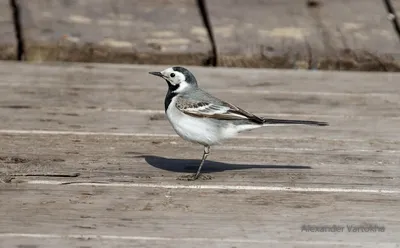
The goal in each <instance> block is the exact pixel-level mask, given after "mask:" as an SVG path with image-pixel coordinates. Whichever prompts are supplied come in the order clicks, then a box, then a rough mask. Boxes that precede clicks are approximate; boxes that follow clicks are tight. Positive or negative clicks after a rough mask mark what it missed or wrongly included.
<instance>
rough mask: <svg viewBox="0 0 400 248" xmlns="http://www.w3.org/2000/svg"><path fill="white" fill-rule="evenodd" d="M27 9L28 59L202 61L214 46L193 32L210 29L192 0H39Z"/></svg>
mask: <svg viewBox="0 0 400 248" xmlns="http://www.w3.org/2000/svg"><path fill="white" fill-rule="evenodd" d="M21 10H22V25H23V27H24V30H25V33H26V43H27V58H28V60H33V61H48V60H50V61H55V60H68V61H97V62H101V61H104V62H120V63H121V62H122V63H132V62H134V63H143V61H145V62H147V63H157V62H158V63H160V60H164V63H168V62H172V61H175V63H179V61H181V60H184V61H185V62H186V63H188V64H193V63H194V64H202V60H203V59H204V58H206V56H207V53H208V50H209V48H210V45H209V42H208V40H207V39H206V37H204V36H202V37H200V38H198V37H197V36H196V35H194V34H193V33H192V32H191V29H193V28H196V30H200V31H202V32H204V28H203V27H202V24H201V18H200V16H199V14H198V10H197V6H196V4H195V1H192V0H174V1H154V0H153V1H146V2H143V1H138V0H136V1H123V0H118V1H113V0H109V1H101V2H99V1H96V0H90V1H64V2H63V1H61V2H60V1H44V0H36V1H21ZM149 53H150V54H149ZM157 54H158V56H157ZM170 54H171V55H170ZM162 58H164V59H162Z"/></svg>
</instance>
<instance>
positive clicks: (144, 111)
mask: <svg viewBox="0 0 400 248" xmlns="http://www.w3.org/2000/svg"><path fill="white" fill-rule="evenodd" d="M40 110H44V111H52V112H67V111H72V112H80V113H82V112H84V113H88V112H111V113H133V114H165V111H164V110H156V109H117V108H101V107H99V108H90V109H87V108H86V109H83V108H64V107H51V108H48V107H40ZM254 114H255V115H258V116H271V117H272V116H274V117H293V116H296V117H302V118H330V119H337V118H343V119H367V118H369V119H376V116H366V115H364V116H361V115H357V116H355V115H323V114H289V113H286V114H285V113H261V112H260V113H254ZM384 119H385V120H400V116H387V117H385V118H384Z"/></svg>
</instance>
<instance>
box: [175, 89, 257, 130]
mask: <svg viewBox="0 0 400 248" xmlns="http://www.w3.org/2000/svg"><path fill="white" fill-rule="evenodd" d="M175 105H176V107H177V108H178V109H179V110H180V111H182V112H183V113H185V114H188V115H191V116H196V117H203V118H214V119H219V120H249V121H251V122H254V123H257V124H263V122H264V120H263V119H262V118H259V117H257V116H255V115H253V114H251V113H249V112H247V111H245V110H243V109H241V108H239V107H237V106H235V105H233V104H230V103H227V102H224V101H222V100H220V99H218V98H216V97H214V96H212V95H210V94H208V93H207V92H205V91H202V90H200V89H198V90H196V91H194V92H191V93H190V95H189V94H183V95H180V96H178V97H177V100H176V103H175Z"/></svg>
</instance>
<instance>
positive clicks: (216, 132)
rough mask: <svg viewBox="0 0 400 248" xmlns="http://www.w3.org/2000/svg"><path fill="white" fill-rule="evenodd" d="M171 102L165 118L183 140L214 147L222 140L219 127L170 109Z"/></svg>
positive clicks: (222, 135) (203, 119)
mask: <svg viewBox="0 0 400 248" xmlns="http://www.w3.org/2000/svg"><path fill="white" fill-rule="evenodd" d="M172 104H174V101H172V102H171V104H170V107H169V108H168V110H167V117H168V120H169V122H170V123H171V125H172V127H173V128H174V130H175V132H176V133H177V134H178V135H179V136H180V137H182V138H183V139H185V140H188V141H191V142H195V143H199V144H202V145H214V144H217V143H219V142H220V141H221V140H222V139H224V138H225V137H224V133H223V132H221V131H223V130H220V127H219V126H218V125H215V124H213V123H212V120H210V119H207V118H195V117H192V116H189V115H186V114H184V113H182V112H180V111H179V110H178V109H176V108H174V107H172V106H173V105H172Z"/></svg>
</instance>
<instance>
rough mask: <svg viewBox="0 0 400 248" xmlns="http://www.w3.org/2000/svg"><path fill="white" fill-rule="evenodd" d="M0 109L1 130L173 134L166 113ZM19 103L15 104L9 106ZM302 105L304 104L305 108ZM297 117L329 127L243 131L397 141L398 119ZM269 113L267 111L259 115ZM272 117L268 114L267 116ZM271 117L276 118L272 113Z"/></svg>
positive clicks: (274, 127)
mask: <svg viewBox="0 0 400 248" xmlns="http://www.w3.org/2000/svg"><path fill="white" fill-rule="evenodd" d="M8 106H9V107H8V108H0V129H2V130H7V129H13V130H48V131H76V132H85V131H89V132H117V133H133V134H135V133H136V134H141V133H142V134H161V135H165V134H175V132H174V130H173V129H172V127H171V125H170V123H169V122H168V121H167V120H166V117H165V114H164V113H163V112H162V111H160V112H156V113H152V112H150V113H146V112H144V113H143V112H140V111H138V112H123V111H101V110H95V111H92V110H76V109H61V110H60V109H51V108H50V109H47V108H41V109H15V108H12V107H10V105H8ZM11 106H18V105H11ZM304 108H305V107H303V109H304ZM307 110H309V108H307V109H306V110H304V111H303V113H304V115H301V116H299V118H303V119H318V120H323V121H328V122H329V123H330V126H328V127H310V126H286V127H282V126H269V127H264V128H261V129H257V130H253V131H249V132H244V133H243V134H241V135H240V137H241V136H244V137H247V136H252V137H273V138H280V137H291V138H296V139H301V138H325V139H331V140H336V139H355V140H365V141H368V140H376V139H386V140H392V141H397V140H399V138H400V136H399V135H400V134H399V133H398V131H399V126H400V118H386V119H378V120H377V119H376V117H375V116H374V117H368V118H367V117H364V118H357V117H352V118H343V117H335V116H329V117H326V116H320V117H319V116H313V117H312V118H311V117H308V116H307V115H306V111H307ZM262 116H268V114H267V113H266V114H262ZM269 117H271V116H269ZM272 117H276V116H274V115H272ZM278 118H292V119H293V118H295V117H294V116H292V115H290V116H283V117H282V116H279V115H278Z"/></svg>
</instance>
